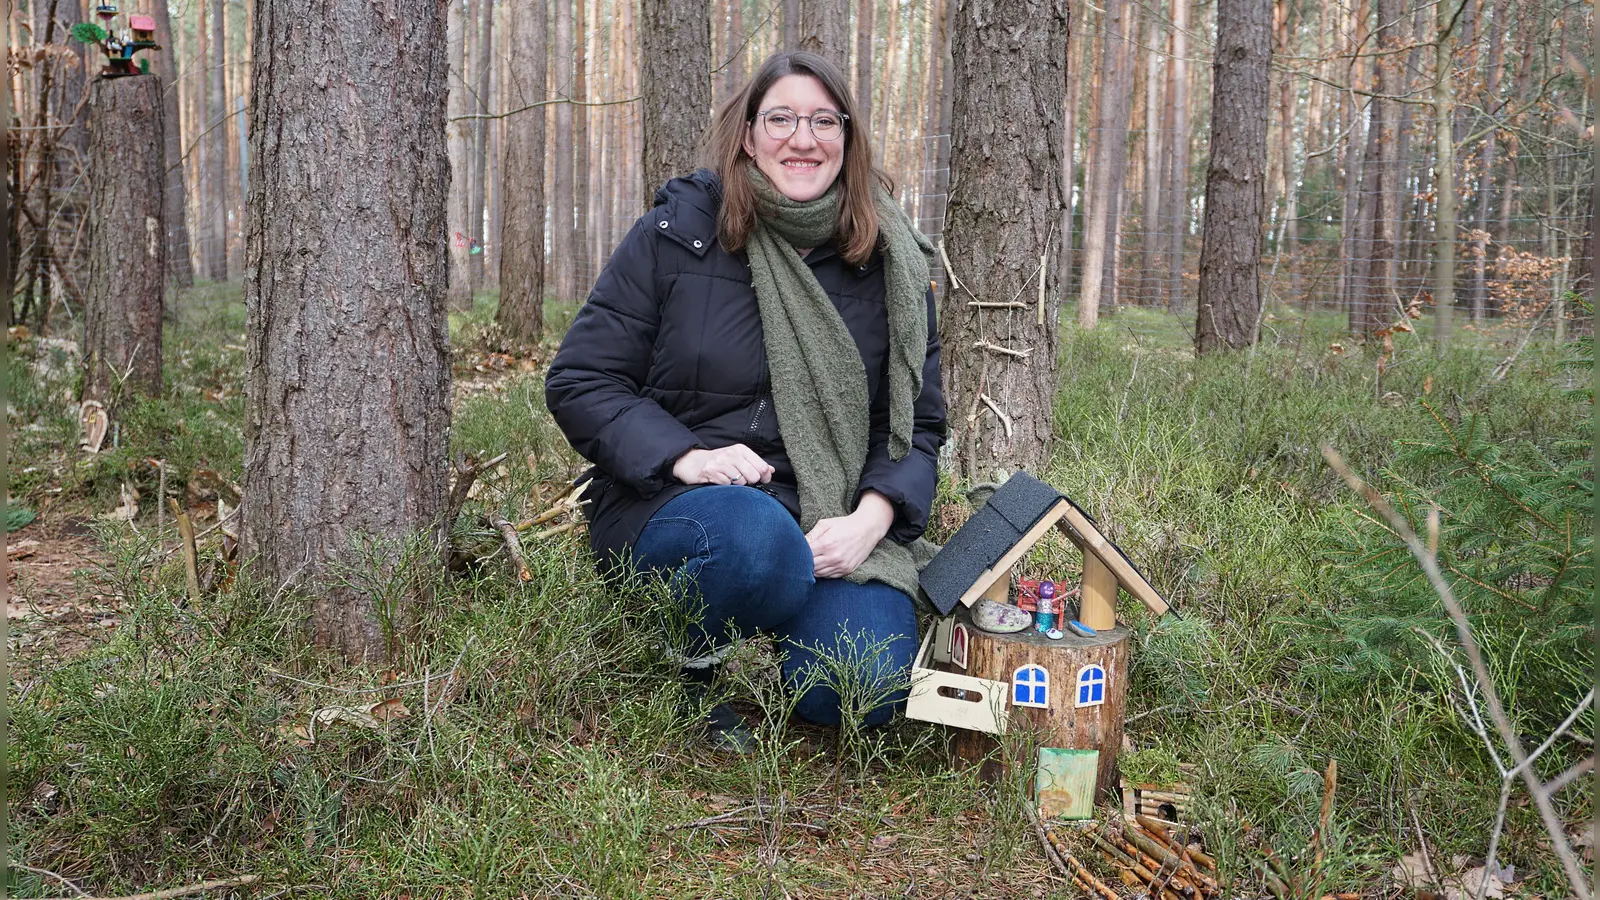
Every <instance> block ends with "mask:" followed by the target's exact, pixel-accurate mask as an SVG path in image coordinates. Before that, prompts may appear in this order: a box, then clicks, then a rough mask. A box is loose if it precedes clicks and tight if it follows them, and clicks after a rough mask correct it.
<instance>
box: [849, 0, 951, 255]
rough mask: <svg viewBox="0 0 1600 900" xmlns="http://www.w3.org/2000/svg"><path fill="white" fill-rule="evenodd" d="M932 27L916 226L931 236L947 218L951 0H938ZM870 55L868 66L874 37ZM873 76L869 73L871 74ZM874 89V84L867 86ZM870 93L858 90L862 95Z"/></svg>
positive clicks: (868, 4)
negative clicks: (944, 149) (942, 159)
mask: <svg viewBox="0 0 1600 900" xmlns="http://www.w3.org/2000/svg"><path fill="white" fill-rule="evenodd" d="M872 5H873V4H872V3H871V0H865V2H863V3H862V5H861V8H862V9H867V8H869V7H871V6H872ZM932 16H933V21H932V26H933V27H932V28H931V29H930V31H931V34H930V36H929V38H928V40H929V44H928V65H929V69H928V83H927V89H926V90H925V91H924V92H923V98H922V101H923V113H922V177H921V178H920V179H919V180H920V182H921V186H920V187H919V188H918V191H919V192H920V193H921V195H922V196H921V197H920V198H918V199H919V201H920V202H919V203H918V206H917V227H918V228H919V229H921V230H922V233H923V234H926V235H928V236H930V237H932V236H933V235H936V234H938V233H939V231H940V230H941V226H942V224H943V219H944V198H943V197H940V196H939V195H938V194H939V189H938V184H939V177H938V171H937V170H938V166H939V145H940V143H942V142H943V141H944V136H943V135H942V134H940V133H939V128H940V121H941V120H940V116H939V112H940V110H941V109H942V108H943V105H944V97H943V96H942V92H941V91H940V90H939V86H940V85H941V84H943V83H944V68H945V67H944V56H945V52H944V51H945V46H946V44H947V43H948V41H949V39H950V0H935V3H934V5H933V10H932ZM866 46H867V50H866V53H867V56H866V57H865V58H866V59H867V60H868V63H869V67H870V62H871V59H872V56H871V54H872V49H871V47H872V41H871V40H870V35H869V40H868V41H867V44H866ZM869 77H870V75H869ZM867 88H868V90H869V91H870V90H871V85H870V84H869V85H868V86H867ZM864 96H870V94H864V93H862V92H861V91H860V90H857V91H856V97H857V98H858V99H859V98H861V97H864Z"/></svg>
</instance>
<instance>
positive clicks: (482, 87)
mask: <svg viewBox="0 0 1600 900" xmlns="http://www.w3.org/2000/svg"><path fill="white" fill-rule="evenodd" d="M478 15H479V16H480V17H481V18H480V19H479V21H478V28H479V31H478V46H477V47H476V48H475V49H476V50H477V51H478V52H477V56H478V66H477V69H478V71H477V73H476V74H477V76H478V89H477V92H476V93H477V96H476V97H475V98H474V103H473V104H472V109H473V112H475V113H477V114H478V115H480V116H481V115H485V114H487V113H488V112H489V111H490V107H489V93H490V89H491V82H490V73H492V72H493V71H494V59H495V57H494V52H493V51H494V0H480V2H479V4H478ZM488 164H489V120H488V119H475V120H473V122H472V197H471V201H472V205H471V209H470V210H469V214H468V221H469V222H470V223H471V225H472V229H471V231H469V232H468V236H469V237H470V238H472V241H473V243H474V244H475V245H476V246H477V247H478V252H477V253H476V254H474V255H472V257H471V262H470V265H471V268H470V269H469V272H470V279H469V287H471V288H480V287H482V286H483V274H484V259H485V258H486V257H487V256H488V240H487V237H488V236H487V235H486V234H485V233H484V232H485V228H486V226H485V224H484V214H485V211H486V208H487V206H488V203H489V197H488V180H489V173H488ZM469 252H470V250H469Z"/></svg>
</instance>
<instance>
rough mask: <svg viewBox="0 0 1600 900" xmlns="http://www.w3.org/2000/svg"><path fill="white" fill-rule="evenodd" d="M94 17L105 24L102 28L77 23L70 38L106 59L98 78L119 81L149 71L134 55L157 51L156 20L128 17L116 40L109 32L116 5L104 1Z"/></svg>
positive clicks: (96, 8)
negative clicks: (103, 55) (104, 56)
mask: <svg viewBox="0 0 1600 900" xmlns="http://www.w3.org/2000/svg"><path fill="white" fill-rule="evenodd" d="M95 15H97V16H99V17H100V18H101V19H103V20H105V25H104V26H100V25H96V24H94V23H93V22H79V23H78V24H76V25H74V26H72V37H73V38H74V39H75V40H77V41H78V42H80V43H84V44H94V45H96V46H98V47H99V48H100V50H101V52H103V53H104V54H105V55H106V64H105V67H104V68H102V69H101V70H100V76H101V77H102V78H121V77H123V76H126V75H140V74H143V73H145V72H148V71H149V70H150V62H149V60H147V59H140V60H137V61H135V59H134V54H135V53H138V52H139V51H140V50H160V49H161V45H160V44H158V43H156V39H155V38H156V20H155V18H154V17H153V16H129V17H128V28H127V29H126V30H124V31H123V32H122V33H121V36H118V35H117V33H116V32H114V31H112V30H111V24H112V20H113V19H115V18H116V16H117V5H116V4H115V3H112V2H110V0H105V2H102V3H100V5H99V6H96V7H95Z"/></svg>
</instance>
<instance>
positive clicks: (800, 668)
mask: <svg viewBox="0 0 1600 900" xmlns="http://www.w3.org/2000/svg"><path fill="white" fill-rule="evenodd" d="M903 643H909V644H911V650H910V651H909V652H906V653H902V652H898V651H901V650H903V649H904V648H903V647H902V646H901V645H902V644H903ZM789 652H790V658H789V659H786V660H785V661H784V666H783V668H784V675H785V677H786V679H787V680H788V682H789V686H790V688H791V689H799V688H800V687H802V686H803V684H802V683H803V682H808V681H809V682H810V687H809V688H808V689H807V690H806V691H805V693H804V694H802V695H801V696H800V697H799V698H798V699H797V700H796V701H795V713H796V714H797V715H799V716H800V717H801V718H803V719H805V720H806V721H807V722H811V723H813V724H816V725H834V726H837V725H838V724H839V723H840V722H841V721H842V720H843V718H844V710H843V706H844V704H845V703H846V702H847V701H846V700H845V699H844V698H843V697H841V696H840V694H839V691H838V688H837V687H836V686H835V685H834V684H833V683H832V680H831V679H832V678H835V677H844V678H848V679H850V680H857V679H859V681H860V684H859V685H854V686H852V687H851V688H850V690H849V692H850V693H851V694H854V695H857V696H856V697H855V698H854V699H853V700H852V701H849V702H853V703H855V704H859V705H860V706H862V707H866V705H867V704H868V703H870V704H871V706H870V707H869V708H864V709H858V710H856V714H857V715H860V716H861V724H862V725H865V726H868V727H873V726H877V725H883V724H885V723H887V722H888V721H889V719H890V718H892V717H893V716H894V713H895V711H896V710H899V709H903V708H904V707H905V702H906V695H907V693H908V691H907V689H906V688H905V687H904V686H903V685H904V684H905V683H906V679H907V678H908V676H909V673H910V671H911V663H912V655H914V654H915V652H916V645H915V642H914V641H911V640H910V639H909V638H905V639H901V638H896V639H895V640H894V641H892V642H891V643H890V644H889V646H888V647H887V648H885V649H884V651H883V652H882V654H880V655H879V656H878V657H877V658H876V659H875V660H874V661H873V662H871V663H868V665H870V666H871V667H872V670H873V671H872V674H871V677H867V676H866V675H865V674H864V673H863V674H861V675H855V676H851V675H848V674H844V673H838V672H836V667H834V666H830V665H829V664H828V663H826V662H823V661H821V660H818V659H817V657H816V656H815V655H814V654H812V653H810V652H808V651H805V650H800V649H798V648H791V649H790V651H789ZM814 669H815V670H817V672H818V674H817V675H812V674H811V672H812V671H813V670H814ZM890 685H902V686H900V687H895V688H893V689H890Z"/></svg>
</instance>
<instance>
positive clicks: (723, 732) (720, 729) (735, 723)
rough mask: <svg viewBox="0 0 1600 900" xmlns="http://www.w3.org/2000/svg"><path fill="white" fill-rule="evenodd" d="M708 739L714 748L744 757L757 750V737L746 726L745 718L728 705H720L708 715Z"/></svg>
mask: <svg viewBox="0 0 1600 900" xmlns="http://www.w3.org/2000/svg"><path fill="white" fill-rule="evenodd" d="M706 739H707V740H708V741H709V742H710V744H711V746H712V748H714V749H716V750H721V751H723V752H724V753H736V754H738V755H740V756H743V755H744V754H746V753H752V752H754V751H755V749H756V736H755V735H754V734H752V733H751V731H750V729H749V728H748V727H746V726H745V724H744V717H743V716H741V715H739V713H738V712H737V711H736V710H734V708H733V706H732V705H730V704H727V703H718V704H717V705H716V706H713V707H711V711H710V712H708V713H706Z"/></svg>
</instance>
